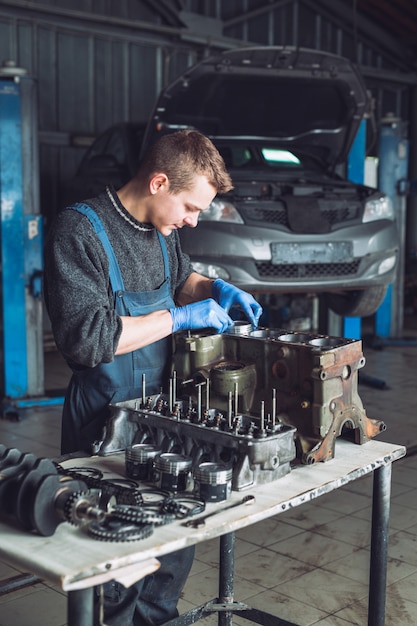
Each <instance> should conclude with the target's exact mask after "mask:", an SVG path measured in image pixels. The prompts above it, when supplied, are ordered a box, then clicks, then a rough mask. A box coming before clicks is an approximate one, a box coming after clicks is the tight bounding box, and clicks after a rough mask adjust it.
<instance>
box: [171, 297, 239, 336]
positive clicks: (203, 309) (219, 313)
mask: <svg viewBox="0 0 417 626" xmlns="http://www.w3.org/2000/svg"><path fill="white" fill-rule="evenodd" d="M169 312H170V313H171V315H172V332H173V333H176V332H177V330H195V329H197V328H214V329H215V330H217V332H218V333H223V332H224V331H225V330H227V329H228V328H230V326H233V320H232V319H231V318H230V317H229V316H228V314H227V312H226V311H225V310H224V309H222V307H221V306H219V305H218V304H217V302H215V301H214V300H213V299H212V298H208V299H207V300H201V301H200V302H194V303H193V304H187V305H186V306H180V307H177V308H175V309H169Z"/></svg>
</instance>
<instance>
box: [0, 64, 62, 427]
mask: <svg viewBox="0 0 417 626" xmlns="http://www.w3.org/2000/svg"><path fill="white" fill-rule="evenodd" d="M38 186H39V168H38V154H37V116H36V91H35V83H34V81H33V80H32V79H31V78H29V77H27V76H26V72H25V70H22V69H20V68H17V67H15V66H14V65H13V64H9V65H5V66H3V67H2V68H0V220H1V223H0V262H1V266H0V267H1V269H0V272H1V290H2V291H1V298H0V302H1V316H0V320H1V344H2V345H1V353H2V359H1V368H0V369H1V380H0V385H1V396H2V416H3V417H18V416H19V411H20V410H21V409H24V408H28V407H33V406H37V405H53V404H62V402H63V398H62V397H51V398H48V397H45V390H44V360H43V314H42V312H43V302H42V272H43V224H42V216H41V215H40V214H39V193H38Z"/></svg>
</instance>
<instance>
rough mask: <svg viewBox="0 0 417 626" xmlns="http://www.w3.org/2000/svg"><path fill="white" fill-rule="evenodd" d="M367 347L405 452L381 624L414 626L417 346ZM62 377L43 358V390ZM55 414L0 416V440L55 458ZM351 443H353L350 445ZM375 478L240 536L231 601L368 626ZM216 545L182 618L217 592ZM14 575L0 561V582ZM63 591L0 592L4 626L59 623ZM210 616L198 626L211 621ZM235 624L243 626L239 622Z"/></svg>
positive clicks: (40, 587)
mask: <svg viewBox="0 0 417 626" xmlns="http://www.w3.org/2000/svg"><path fill="white" fill-rule="evenodd" d="M415 341H416V333H411V345H406V346H388V347H384V348H383V349H381V350H374V349H372V348H370V347H366V345H365V346H364V354H365V357H366V359H367V363H366V366H365V368H364V370H363V372H364V374H366V375H367V376H369V377H372V379H376V381H374V382H378V381H379V382H385V383H386V385H387V388H385V389H379V388H377V387H375V386H372V387H371V386H369V385H365V384H360V386H359V393H360V396H361V398H362V401H363V403H364V405H365V408H366V410H367V415H368V416H369V417H374V418H377V419H382V420H384V421H385V423H386V425H387V430H386V431H385V432H384V433H382V434H381V435H379V437H378V438H379V439H381V440H383V441H388V442H392V443H398V444H404V445H406V446H407V448H408V455H407V456H406V457H405V458H404V459H401V460H399V461H397V462H395V463H394V465H393V484H392V499H391V522H390V542H389V568H388V586H387V601H386V626H407V625H410V626H411V625H412V626H417V594H416V588H417V497H416V484H417V419H416V411H415V404H416V402H415V397H416V384H417V383H416V381H417V376H416V371H417V346H414V345H412V343H413V342H415ZM67 378H68V371H67V370H66V368H65V366H64V365H62V362H61V361H60V359H59V357H58V356H57V355H56V353H53V352H50V353H47V354H46V383H45V387H46V389H53V388H54V389H56V388H63V387H64V385H65V383H66V381H67ZM59 414H60V408H42V409H41V408H35V409H31V410H28V411H27V414H26V415H25V417H24V418H23V419H21V420H20V421H19V422H10V421H7V420H0V443H3V444H5V445H7V446H9V447H17V448H19V449H20V450H22V451H31V452H34V453H35V454H37V455H38V456H50V457H52V456H55V455H57V454H58V453H59V433H60V423H59V421H60V418H59ZM352 445H354V444H352ZM371 490H372V477H371V476H368V477H365V478H363V479H361V480H359V481H355V482H353V483H350V484H348V485H347V486H346V487H344V488H342V489H339V490H338V491H337V492H333V493H330V494H327V495H325V496H322V497H320V498H318V499H317V500H314V501H313V502H312V503H311V504H309V505H303V506H301V507H299V508H296V509H293V510H290V511H288V512H286V513H283V514H281V515H279V516H277V517H276V518H271V519H268V520H266V521H264V522H260V523H259V524H257V525H256V526H249V527H247V528H245V529H244V530H242V531H240V532H238V533H237V545H236V563H235V579H236V580H235V599H236V600H237V601H240V602H247V603H248V604H249V605H250V606H252V607H254V608H260V609H263V610H265V611H269V612H270V613H273V614H275V615H279V617H281V618H282V619H286V620H288V621H291V622H295V623H297V624H299V625H300V626H307V625H310V624H320V625H322V626H347V625H348V624H355V625H357V626H365V625H366V624H367V616H366V615H367V594H368V576H369V572H368V564H369V540H370V519H371ZM217 563H218V542H217V541H210V542H206V543H204V544H201V545H200V546H198V548H197V555H196V559H195V562H194V565H193V569H192V572H191V575H190V577H189V579H188V581H187V584H186V587H185V590H184V593H183V598H182V600H181V601H180V606H179V609H180V611H181V612H183V611H185V610H187V609H189V608H191V607H192V606H194V605H196V604H199V603H201V602H203V601H206V600H207V599H210V598H215V597H216V595H217V574H218V569H217ZM18 573H19V572H18V571H17V570H15V569H13V568H11V567H9V566H7V565H5V564H3V563H2V562H1V561H0V580H4V579H8V578H10V577H13V576H16V575H17V574H18ZM65 622H66V598H65V594H64V593H62V592H61V591H59V590H58V589H56V588H52V587H51V586H50V585H47V584H43V583H39V584H36V585H34V586H32V587H28V588H25V589H21V590H20V591H15V592H12V593H8V594H6V595H3V596H0V626H62V625H64V624H65ZM216 623H217V619H216V618H215V617H214V616H211V617H209V618H207V619H206V620H204V621H203V622H202V624H206V625H208V624H210V625H211V624H216ZM233 623H234V624H237V625H239V626H244V625H245V624H249V623H250V622H248V621H247V620H244V619H242V618H240V619H239V616H238V615H237V616H235V617H234V618H233Z"/></svg>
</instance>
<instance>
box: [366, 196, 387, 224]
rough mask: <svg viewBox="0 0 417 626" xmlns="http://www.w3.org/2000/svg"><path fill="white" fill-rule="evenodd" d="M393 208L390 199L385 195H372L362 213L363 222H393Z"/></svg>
mask: <svg viewBox="0 0 417 626" xmlns="http://www.w3.org/2000/svg"><path fill="white" fill-rule="evenodd" d="M393 219H394V207H393V206H392V202H391V198H390V197H389V196H386V195H385V194H379V195H374V196H372V197H371V198H369V200H367V202H366V204H365V210H364V212H363V222H374V221H375V220H393Z"/></svg>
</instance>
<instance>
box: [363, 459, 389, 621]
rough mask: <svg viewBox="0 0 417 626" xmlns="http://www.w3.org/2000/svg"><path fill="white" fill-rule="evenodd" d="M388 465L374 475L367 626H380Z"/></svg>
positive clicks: (383, 597)
mask: <svg viewBox="0 0 417 626" xmlns="http://www.w3.org/2000/svg"><path fill="white" fill-rule="evenodd" d="M391 473H392V464H391V463H389V464H388V465H383V466H382V467H380V468H378V469H377V470H375V472H374V487H373V496H372V536H371V561H370V573H369V603H368V626H384V624H385V596H386V585H387V561H388V533H389V515H390V496H391Z"/></svg>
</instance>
